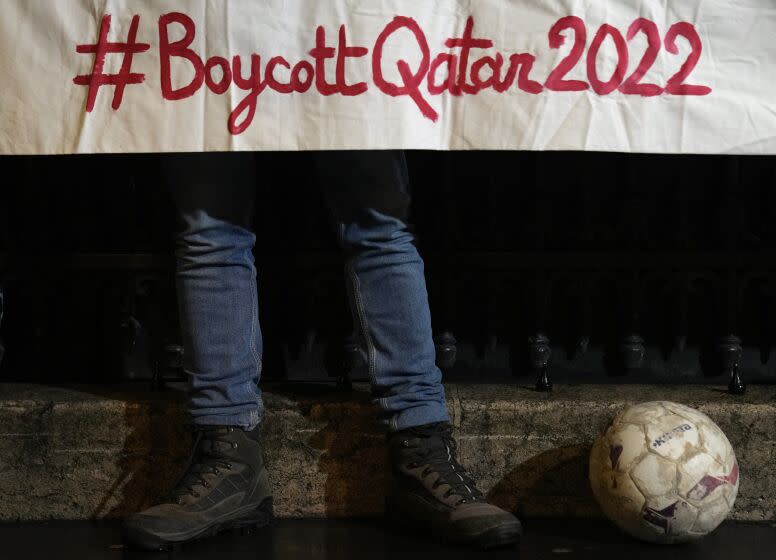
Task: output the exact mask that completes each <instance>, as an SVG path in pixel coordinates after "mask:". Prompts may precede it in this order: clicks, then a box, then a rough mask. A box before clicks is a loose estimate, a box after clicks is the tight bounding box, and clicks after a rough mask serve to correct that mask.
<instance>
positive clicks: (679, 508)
mask: <svg viewBox="0 0 776 560" xmlns="http://www.w3.org/2000/svg"><path fill="white" fill-rule="evenodd" d="M642 518H643V521H644V526H645V528H646V529H648V531H649V535H650V540H652V541H653V542H660V543H675V542H683V541H685V540H691V539H692V538H693V537H692V536H690V535H688V534H687V533H688V531H690V530H691V529H692V528H693V526H694V525H695V522H696V520H697V519H698V509H697V508H695V507H694V506H692V505H691V504H689V503H687V502H685V501H684V500H682V499H679V498H677V496H676V495H673V494H670V495H666V496H659V497H655V498H650V499H648V500H647V503H646V507H645V508H644V511H643V513H642Z"/></svg>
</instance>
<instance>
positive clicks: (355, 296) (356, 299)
mask: <svg viewBox="0 0 776 560" xmlns="http://www.w3.org/2000/svg"><path fill="white" fill-rule="evenodd" d="M347 271H348V279H349V280H350V287H351V289H350V290H349V291H350V297H351V303H352V305H353V308H354V309H355V311H356V313H355V314H356V317H357V319H358V325H359V328H360V330H361V336H362V338H363V339H364V344H365V345H366V354H367V373H368V375H369V380H370V381H371V382H372V385H373V386H374V385H376V384H377V371H376V369H377V368H376V363H375V362H376V356H375V345H374V342H373V341H372V337H371V335H370V334H369V323H368V321H367V319H366V312H365V309H364V301H363V299H362V298H361V284H360V282H359V280H358V275H357V274H356V271H355V269H354V268H353V263H352V261H351V262H349V263H348V264H347ZM377 402H378V403H379V404H380V407H381V408H382V409H383V410H387V408H388V407H387V403H386V400H385V399H383V398H378V399H377ZM394 420H395V419H392V420H391V424H393V422H394Z"/></svg>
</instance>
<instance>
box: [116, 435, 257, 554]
mask: <svg viewBox="0 0 776 560" xmlns="http://www.w3.org/2000/svg"><path fill="white" fill-rule="evenodd" d="M257 432H258V429H256V430H254V431H253V432H245V431H244V430H242V429H240V428H235V427H231V426H212V427H211V426H207V427H200V428H197V429H196V431H195V441H194V450H193V452H192V457H191V459H190V461H189V465H188V468H187V469H186V472H185V473H184V475H183V477H182V478H181V479H180V481H179V482H178V484H176V486H175V489H174V490H173V491H172V493H171V494H170V496H169V497H168V498H167V499H166V500H165V502H164V503H162V504H160V505H158V506H155V507H152V508H150V509H147V510H145V511H143V512H140V513H137V514H135V515H132V516H130V517H128V518H127V519H126V520H125V521H124V536H125V539H126V540H127V541H128V542H129V543H130V544H131V545H134V546H136V547H139V548H142V549H146V550H159V549H165V548H170V547H173V546H175V545H179V544H183V543H186V542H188V541H192V540H195V539H201V538H205V537H211V536H214V535H216V534H218V533H219V532H221V531H223V530H227V529H249V528H258V527H264V526H265V525H268V524H269V523H270V521H271V519H272V497H271V495H270V486H269V479H268V478H267V469H266V468H265V467H264V459H263V457H262V454H261V448H260V446H259V442H258V441H257V439H258V438H257Z"/></svg>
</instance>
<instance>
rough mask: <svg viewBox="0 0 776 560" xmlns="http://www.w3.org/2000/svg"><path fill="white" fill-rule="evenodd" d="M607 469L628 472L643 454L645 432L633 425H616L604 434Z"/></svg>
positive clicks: (640, 427)
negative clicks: (607, 460)
mask: <svg viewBox="0 0 776 560" xmlns="http://www.w3.org/2000/svg"><path fill="white" fill-rule="evenodd" d="M606 443H607V446H608V448H607V449H608V453H607V457H608V459H609V468H610V469H613V470H616V471H619V472H628V471H629V470H630V469H631V468H633V467H634V466H635V465H636V463H637V462H638V461H639V459H641V457H642V456H643V455H644V454H645V444H646V432H645V430H644V428H643V427H642V426H636V425H635V424H618V425H615V426H612V427H611V428H609V430H608V431H607V433H606Z"/></svg>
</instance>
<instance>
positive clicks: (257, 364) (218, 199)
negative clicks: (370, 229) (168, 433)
mask: <svg viewBox="0 0 776 560" xmlns="http://www.w3.org/2000/svg"><path fill="white" fill-rule="evenodd" d="M163 169H164V175H165V180H166V182H167V183H168V184H169V186H170V190H171V193H172V198H173V201H174V203H175V206H176V208H177V210H178V215H179V220H180V223H179V227H178V232H177V235H176V243H175V246H176V249H175V255H176V261H177V273H176V284H177V292H178V306H179V313H180V322H181V331H182V335H183V347H184V352H185V362H184V369H185V371H186V373H187V374H188V376H189V378H190V380H191V400H190V406H189V411H190V414H191V417H192V420H193V422H194V424H196V425H219V426H240V427H242V428H247V429H249V430H250V429H253V428H254V427H256V425H257V424H258V423H259V422H260V419H261V410H262V404H261V394H260V392H259V388H258V381H259V376H260V373H261V356H262V339H261V330H260V328H259V319H258V297H257V291H256V267H255V263H254V257H253V247H254V244H255V242H256V236H255V234H254V232H253V229H252V219H253V208H254V199H255V190H256V182H255V167H254V156H253V155H252V154H197V155H180V156H167V157H165V158H164V160H163Z"/></svg>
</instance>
